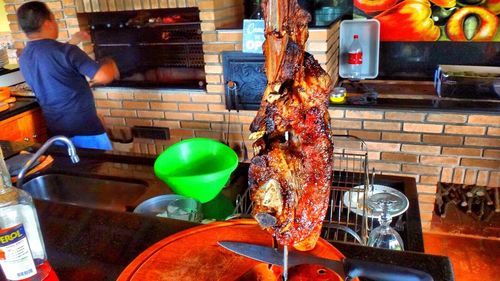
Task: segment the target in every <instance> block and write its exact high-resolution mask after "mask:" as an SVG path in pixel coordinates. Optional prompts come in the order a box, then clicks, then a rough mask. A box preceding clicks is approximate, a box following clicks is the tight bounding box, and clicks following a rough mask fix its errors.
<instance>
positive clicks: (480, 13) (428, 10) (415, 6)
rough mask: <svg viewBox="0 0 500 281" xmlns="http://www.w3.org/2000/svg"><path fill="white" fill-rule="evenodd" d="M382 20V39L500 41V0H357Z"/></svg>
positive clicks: (359, 11)
mask: <svg viewBox="0 0 500 281" xmlns="http://www.w3.org/2000/svg"><path fill="white" fill-rule="evenodd" d="M354 6H355V11H354V16H355V17H356V18H375V19H377V20H379V21H380V40H381V41H457V42H492V41H494V42H500V32H499V31H498V29H499V19H498V15H499V14H500V0H402V1H401V0H354Z"/></svg>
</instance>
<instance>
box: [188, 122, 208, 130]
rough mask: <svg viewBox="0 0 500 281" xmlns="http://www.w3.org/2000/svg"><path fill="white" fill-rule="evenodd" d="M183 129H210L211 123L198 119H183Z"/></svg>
mask: <svg viewBox="0 0 500 281" xmlns="http://www.w3.org/2000/svg"><path fill="white" fill-rule="evenodd" d="M181 128H183V129H210V123H208V122H198V121H181Z"/></svg>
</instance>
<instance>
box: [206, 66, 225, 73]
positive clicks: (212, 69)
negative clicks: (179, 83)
mask: <svg viewBox="0 0 500 281" xmlns="http://www.w3.org/2000/svg"><path fill="white" fill-rule="evenodd" d="M205 73H206V74H222V73H223V70H222V65H209V64H207V65H205Z"/></svg>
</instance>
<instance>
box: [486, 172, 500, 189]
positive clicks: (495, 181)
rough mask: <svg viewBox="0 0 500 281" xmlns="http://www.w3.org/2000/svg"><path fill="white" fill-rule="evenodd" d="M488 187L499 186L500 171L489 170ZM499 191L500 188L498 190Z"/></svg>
mask: <svg viewBox="0 0 500 281" xmlns="http://www.w3.org/2000/svg"><path fill="white" fill-rule="evenodd" d="M488 186H489V187H500V172H491V173H490V180H489V182H488ZM499 192H500V190H499Z"/></svg>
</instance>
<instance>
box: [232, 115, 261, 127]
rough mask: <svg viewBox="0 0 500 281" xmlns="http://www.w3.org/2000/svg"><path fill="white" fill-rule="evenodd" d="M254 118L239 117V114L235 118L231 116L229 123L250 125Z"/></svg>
mask: <svg viewBox="0 0 500 281" xmlns="http://www.w3.org/2000/svg"><path fill="white" fill-rule="evenodd" d="M228 117H229V116H227V117H226V119H227V118H228ZM254 118H255V115H254V116H245V115H241V112H240V114H239V115H236V116H235V115H232V114H231V122H238V123H243V124H250V123H252V121H253V119H254ZM226 121H227V120H226ZM244 126H245V125H244Z"/></svg>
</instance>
